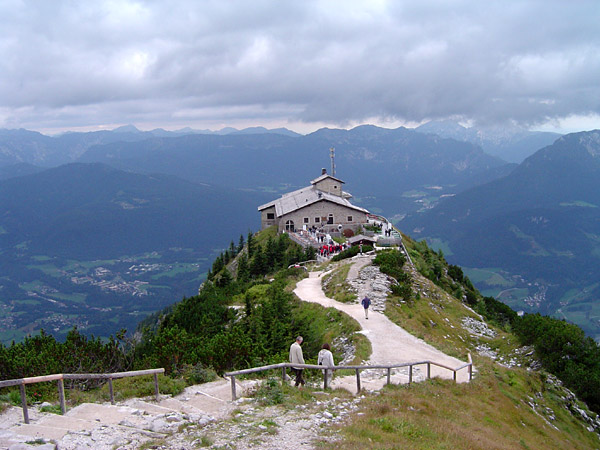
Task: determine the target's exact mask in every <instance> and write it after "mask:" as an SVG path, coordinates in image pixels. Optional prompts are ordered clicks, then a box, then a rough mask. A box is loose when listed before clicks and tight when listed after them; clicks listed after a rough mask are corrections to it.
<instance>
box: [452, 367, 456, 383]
mask: <svg viewBox="0 0 600 450" xmlns="http://www.w3.org/2000/svg"><path fill="white" fill-rule="evenodd" d="M453 372H454V382H455V383H456V370H453Z"/></svg>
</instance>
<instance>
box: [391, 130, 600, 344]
mask: <svg viewBox="0 0 600 450" xmlns="http://www.w3.org/2000/svg"><path fill="white" fill-rule="evenodd" d="M399 226H400V227H401V228H403V229H404V230H405V231H406V232H408V233H410V234H411V235H413V236H414V237H426V238H427V239H428V240H429V241H432V242H437V244H438V245H439V246H440V247H441V248H442V249H443V250H444V253H445V254H446V256H447V258H448V259H449V260H450V261H453V262H456V263H459V264H460V265H462V266H466V267H470V268H478V269H485V271H487V275H485V272H484V271H477V272H473V274H474V277H475V279H476V280H477V281H479V283H478V287H479V288H480V289H482V290H483V291H484V292H487V293H489V294H493V295H496V296H499V298H500V299H502V300H503V301H505V302H506V303H509V304H510V305H511V306H513V308H516V309H525V310H528V311H540V312H542V313H546V314H554V315H558V316H559V317H564V318H567V319H569V320H571V321H573V322H575V323H577V324H578V325H580V326H581V327H582V328H583V329H584V330H586V332H588V333H589V334H591V335H593V336H595V337H600V326H599V322H598V317H600V303H598V301H597V299H598V297H599V296H600V283H598V267H599V258H600V131H598V130H595V131H590V132H582V133H574V134H569V135H566V136H563V137H561V138H559V139H558V140H557V141H556V142H555V143H554V144H552V145H550V146H547V147H545V148H543V149H540V150H539V151H538V152H536V153H535V154H534V155H532V156H530V157H529V158H527V159H526V160H525V161H524V162H523V163H522V164H520V165H519V166H518V167H517V168H516V169H514V170H513V171H512V172H511V173H510V174H509V175H507V176H505V177H503V178H500V179H497V180H494V181H491V182H489V183H486V184H483V185H480V186H476V187H473V188H472V189H469V190H467V191H464V192H462V193H459V194H457V195H456V196H454V197H452V198H447V199H444V200H443V201H442V202H440V203H439V204H438V205H437V206H436V207H435V208H433V209H431V210H429V211H426V212H424V213H422V214H414V215H412V216H410V217H408V218H406V220H405V221H403V222H401V223H400V225H399ZM476 284H477V283H476Z"/></svg>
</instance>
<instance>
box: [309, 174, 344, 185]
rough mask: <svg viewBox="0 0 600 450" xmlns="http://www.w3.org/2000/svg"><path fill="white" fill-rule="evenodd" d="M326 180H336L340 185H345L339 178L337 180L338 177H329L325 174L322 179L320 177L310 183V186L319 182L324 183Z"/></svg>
mask: <svg viewBox="0 0 600 450" xmlns="http://www.w3.org/2000/svg"><path fill="white" fill-rule="evenodd" d="M326 178H331V179H332V180H335V181H337V182H339V183H344V182H343V181H342V180H340V179H339V178H336V177H334V176H333V175H329V174H327V173H324V174H323V175H321V176H320V177H318V178H315V179H314V180H312V181H311V182H310V184H317V183H318V182H319V181H323V180H325V179H326Z"/></svg>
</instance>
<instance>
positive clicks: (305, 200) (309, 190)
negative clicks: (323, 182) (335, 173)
mask: <svg viewBox="0 0 600 450" xmlns="http://www.w3.org/2000/svg"><path fill="white" fill-rule="evenodd" d="M323 176H327V175H323ZM323 176H322V177H323ZM322 177H319V178H322ZM319 178H317V180H318V179H319ZM332 178H333V177H332ZM314 181H315V180H313V182H314ZM321 201H328V202H332V203H337V204H338V205H342V206H345V207H347V208H351V209H354V210H356V211H360V212H363V213H365V214H367V213H368V212H369V211H367V210H366V209H364V208H361V207H359V206H356V205H353V204H352V203H350V202H349V201H348V199H347V198H343V197H340V196H338V195H334V194H328V193H327V192H323V191H321V190H319V189H317V188H316V187H315V186H314V185H313V186H308V187H305V188H302V189H298V190H297V191H293V192H289V193H287V194H284V195H282V196H281V197H280V198H278V199H277V200H273V201H271V202H269V203H265V204H264V205H261V206H259V207H258V210H259V211H262V210H263V209H267V208H270V207H273V206H274V207H275V214H276V215H277V217H281V216H283V215H285V214H289V213H291V212H293V211H297V210H299V209H301V208H304V207H306V206H309V205H312V204H314V203H317V202H321Z"/></svg>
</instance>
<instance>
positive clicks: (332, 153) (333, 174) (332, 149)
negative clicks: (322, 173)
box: [329, 147, 335, 177]
mask: <svg viewBox="0 0 600 450" xmlns="http://www.w3.org/2000/svg"><path fill="white" fill-rule="evenodd" d="M329 156H330V157H331V176H332V177H335V148H334V147H331V148H330V149H329Z"/></svg>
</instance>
